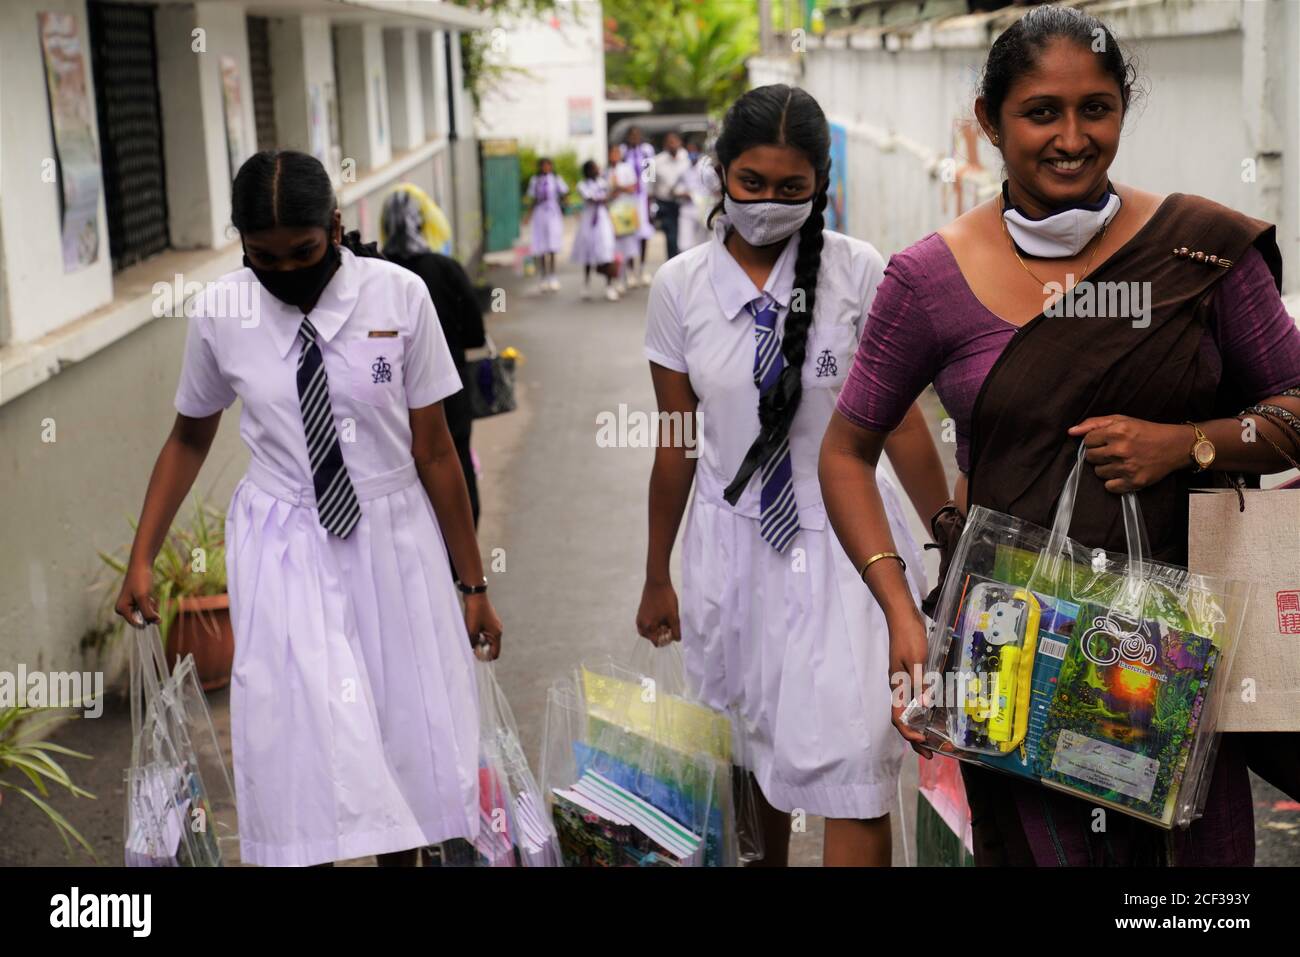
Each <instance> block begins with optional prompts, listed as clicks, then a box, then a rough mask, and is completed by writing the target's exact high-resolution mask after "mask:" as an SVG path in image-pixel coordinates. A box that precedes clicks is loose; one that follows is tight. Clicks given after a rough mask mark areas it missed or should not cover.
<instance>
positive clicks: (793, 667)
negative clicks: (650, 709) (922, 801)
mask: <svg viewBox="0 0 1300 957" xmlns="http://www.w3.org/2000/svg"><path fill="white" fill-rule="evenodd" d="M877 476H878V478H879V481H880V487H881V495H882V497H883V499H884V502H885V509H886V513H887V514H888V516H889V522H890V527H891V528H892V530H893V535H894V541H895V543H896V545H897V546H898V551H899V553H900V554H901V555H902V556H903V558H904V560H905V561H906V562H907V563H908V576H909V580H910V583H911V586H912V591H913V595H914V597H915V598H916V599H917V600H918V601H919V597H920V596H919V589H920V586H921V584H923V576H924V571H923V568H924V566H923V564H922V557H921V550H920V549H919V548H918V547H917V545H916V542H915V540H914V539H913V538H912V535H911V533H910V531H909V529H908V524H907V519H906V515H905V513H904V512H903V507H902V505H901V504H900V501H899V497H898V495H897V492H896V488H895V486H894V484H893V482H892V481H891V480H890V478H889V477H888V476H887V474H886V473H885V472H884V471H883V470H880V471H878V472H877ZM795 549H802V550H803V551H802V553H800V554H798V555H796V553H795ZM680 614H681V624H682V651H683V659H684V661H685V664H686V669H687V674H688V678H689V680H690V681H691V683H692V685H693V686H694V687H695V688H696V689H699V690H700V692H701V695H702V697H703V699H704V700H705V701H706V702H707V703H708V704H710V705H711V706H713V707H715V708H734V709H736V710H737V711H738V712H739V715H740V717H741V721H742V724H743V731H744V735H745V745H746V749H747V752H748V753H747V754H746V756H745V759H746V762H747V763H748V765H749V767H750V769H751V770H752V771H753V772H754V775H755V777H756V779H757V781H758V785H759V788H760V789H761V790H762V792H763V795H764V797H766V798H767V801H768V803H770V804H771V805H772V806H773V807H775V808H777V809H778V810H781V811H790V812H793V811H803V812H804V813H807V814H812V815H818V816H822V817H829V818H849V819H859V820H865V819H868V818H875V817H880V816H881V815H883V814H888V813H889V812H890V811H891V810H893V809H894V806H895V804H896V803H897V801H896V795H897V790H898V775H899V769H900V767H901V764H902V758H903V752H904V747H905V743H904V741H903V739H902V737H901V736H900V735H899V734H898V732H897V731H895V730H894V727H893V725H892V724H891V722H890V688H889V632H888V629H887V628H886V625H885V617H884V613H883V612H882V611H881V610H880V607H879V605H877V604H876V602H875V600H874V599H873V598H872V596H871V592H870V590H869V589H868V588H867V586H866V585H864V584H863V583H862V581H861V579H860V578H859V577H858V573H857V571H856V569H855V568H854V567H853V565H852V563H851V562H850V561H849V558H848V556H847V555H845V553H844V549H843V548H841V546H840V543H839V539H837V538H836V537H835V532H834V531H833V530H832V528H831V527H830V524H829V522H827V523H826V526H825V528H824V529H821V530H813V529H808V528H801V529H800V531H799V532H797V533H796V535H795V538H794V541H793V544H792V545H791V547H790V549H789V550H787V552H786V553H785V554H784V555H782V554H779V553H778V552H777V551H776V549H774V548H773V547H772V546H771V545H769V544H768V543H767V542H765V541H764V540H763V539H762V538H761V537H760V535H759V520H758V519H757V518H752V517H747V516H744V515H739V514H737V513H736V512H735V511H733V510H732V509H731V507H730V506H729V505H727V504H726V503H725V502H721V501H720V500H717V499H715V497H714V496H709V495H701V494H700V493H699V492H698V483H697V493H696V495H695V497H694V500H693V501H692V504H691V512H690V516H689V518H688V519H687V524H686V529H685V532H684V536H683V551H682V594H681V610H680Z"/></svg>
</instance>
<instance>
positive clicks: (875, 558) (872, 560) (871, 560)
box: [858, 552, 907, 584]
mask: <svg viewBox="0 0 1300 957" xmlns="http://www.w3.org/2000/svg"><path fill="white" fill-rule="evenodd" d="M882 558H895V559H897V560H898V564H900V565H902V566H903V571H907V562H905V561H903V556H902V555H900V554H898V552H881V553H880V554H879V555H872V556H871V557H870V558H868V559H867V563H866V564H865V565H863V566H862V571H860V572H858V577H859V578H861V579H862V581H863V584H865V583H866V581H867V569H868V568H870V567H871V566H872V565H874V564H875V563H876V562H878V561H880V560H881V559H882Z"/></svg>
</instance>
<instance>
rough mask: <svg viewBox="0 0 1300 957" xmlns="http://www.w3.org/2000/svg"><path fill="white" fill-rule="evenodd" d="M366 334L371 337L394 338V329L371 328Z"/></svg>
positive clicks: (395, 334)
mask: <svg viewBox="0 0 1300 957" xmlns="http://www.w3.org/2000/svg"><path fill="white" fill-rule="evenodd" d="M366 335H367V336H368V337H369V338H371V339H396V338H397V330H396V329H371V330H370V331H369V332H368V333H366Z"/></svg>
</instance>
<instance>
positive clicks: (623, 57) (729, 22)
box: [606, 0, 758, 110]
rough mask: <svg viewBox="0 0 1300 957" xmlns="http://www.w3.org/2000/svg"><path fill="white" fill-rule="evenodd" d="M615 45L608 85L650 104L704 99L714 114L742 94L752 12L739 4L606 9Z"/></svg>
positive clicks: (686, 0) (693, 1)
mask: <svg viewBox="0 0 1300 957" xmlns="http://www.w3.org/2000/svg"><path fill="white" fill-rule="evenodd" d="M606 11H607V12H608V13H609V14H610V16H611V18H612V19H613V20H614V21H615V22H616V23H617V35H618V39H619V40H620V41H621V42H620V43H619V44H618V45H619V47H620V48H621V49H620V50H618V51H611V52H610V53H609V55H608V57H607V62H608V66H607V74H608V80H609V84H610V85H611V86H622V87H626V88H629V89H631V90H632V91H634V92H636V93H637V94H638V95H641V96H645V97H647V98H649V99H653V100H665V99H700V98H702V99H705V100H706V101H707V102H708V105H709V108H710V109H712V110H720V109H722V108H723V107H725V106H726V105H727V104H729V103H730V102H731V101H732V100H733V99H735V98H736V97H737V96H739V95H740V94H741V93H742V92H744V89H745V60H746V58H747V57H749V56H751V55H753V54H755V53H757V52H758V42H757V35H758V34H757V21H756V18H755V15H754V11H753V10H752V9H750V8H749V7H747V6H745V5H743V4H734V3H721V2H713V0H675V2H672V3H666V4H641V3H637V2H635V0H619V2H615V3H611V4H607V5H606Z"/></svg>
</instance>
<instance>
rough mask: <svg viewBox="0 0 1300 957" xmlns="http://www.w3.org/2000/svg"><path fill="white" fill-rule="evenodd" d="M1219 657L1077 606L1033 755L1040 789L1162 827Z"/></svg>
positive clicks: (1191, 639)
mask: <svg viewBox="0 0 1300 957" xmlns="http://www.w3.org/2000/svg"><path fill="white" fill-rule="evenodd" d="M1218 660H1219V651H1218V649H1217V648H1216V647H1215V645H1214V642H1213V641H1212V640H1211V639H1209V638H1206V637H1204V636H1202V635H1197V634H1194V633H1192V632H1191V631H1190V630H1183V629H1179V628H1176V627H1174V626H1173V625H1172V624H1171V623H1170V622H1169V621H1167V620H1163V619H1151V618H1142V619H1134V618H1128V617H1124V616H1122V615H1118V614H1116V613H1115V612H1114V611H1112V610H1111V609H1109V608H1106V607H1104V606H1101V605H1095V604H1090V603H1084V604H1082V605H1081V607H1080V612H1079V621H1078V623H1077V627H1076V634H1075V637H1074V639H1073V640H1072V641H1071V642H1070V644H1069V647H1068V648H1067V650H1066V654H1065V658H1064V660H1063V661H1062V662H1061V670H1060V674H1059V676H1058V678H1057V687H1056V694H1055V696H1054V697H1053V698H1052V702H1051V705H1050V706H1049V707H1048V711H1047V723H1046V727H1045V728H1044V731H1043V735H1042V739H1041V741H1040V742H1039V747H1038V772H1039V776H1040V777H1041V779H1042V780H1043V781H1044V782H1046V783H1051V784H1054V785H1056V786H1058V787H1061V788H1064V789H1065V790H1068V791H1072V792H1074V793H1076V794H1079V795H1081V796H1083V797H1087V798H1089V799H1092V800H1096V801H1099V802H1101V803H1104V804H1109V805H1111V806H1114V807H1117V808H1120V809H1126V810H1128V811H1130V812H1134V813H1137V814H1140V815H1143V816H1147V817H1150V818H1152V819H1153V820H1155V821H1158V822H1160V823H1163V824H1168V823H1170V821H1172V819H1173V817H1174V811H1175V806H1176V801H1177V798H1178V792H1179V788H1180V787H1181V785H1182V782H1183V776H1184V772H1185V771H1186V768H1187V760H1188V755H1189V753H1190V750H1191V747H1192V743H1193V740H1194V738H1195V737H1196V731H1197V728H1198V726H1199V723H1200V718H1201V711H1202V708H1203V706H1204V704H1205V700H1206V696H1207V695H1208V693H1209V687H1210V681H1211V679H1212V677H1213V675H1214V670H1215V667H1216V666H1217V664H1218Z"/></svg>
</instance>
